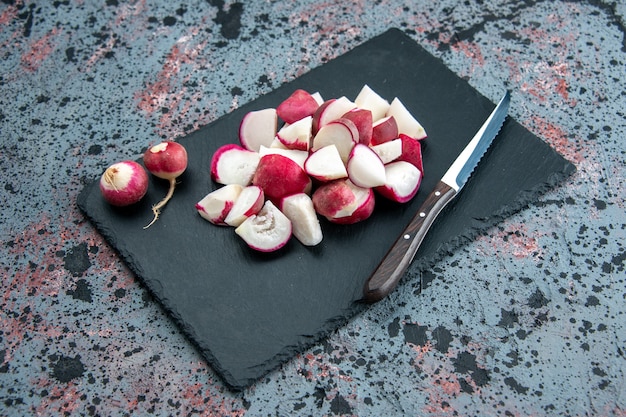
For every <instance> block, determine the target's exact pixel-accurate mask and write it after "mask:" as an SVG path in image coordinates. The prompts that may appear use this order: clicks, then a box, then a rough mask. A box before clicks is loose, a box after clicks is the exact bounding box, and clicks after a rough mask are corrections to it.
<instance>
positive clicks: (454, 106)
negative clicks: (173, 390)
mask: <svg viewBox="0 0 626 417" xmlns="http://www.w3.org/2000/svg"><path fill="white" fill-rule="evenodd" d="M364 84H368V85H369V86H370V87H372V88H373V89H374V90H375V91H377V92H378V93H379V94H381V95H382V96H383V97H385V98H387V99H389V100H391V99H392V98H393V97H395V96H398V97H400V99H401V100H402V101H403V103H404V104H405V105H406V106H407V107H408V108H409V109H410V110H411V112H412V113H413V114H414V115H415V116H416V117H417V118H418V119H419V120H420V121H421V122H422V124H423V125H424V127H425V128H426V131H427V132H428V134H429V137H428V139H426V142H425V146H424V152H423V154H424V155H423V156H424V165H425V173H426V175H425V178H424V181H423V184H422V188H421V190H420V192H419V193H418V195H417V196H416V198H415V199H414V200H413V201H412V202H411V203H409V204H407V205H402V206H400V205H394V204H391V203H381V204H379V205H378V206H377V209H376V212H375V214H374V216H373V217H371V218H370V219H368V220H367V221H366V222H364V223H361V224H356V225H352V226H341V227H338V226H332V225H330V224H328V223H327V222H322V225H323V231H324V240H323V242H322V243H321V244H320V245H319V246H317V247H313V248H306V247H304V246H302V245H300V244H299V243H298V242H297V241H296V240H295V239H292V241H290V243H289V244H288V245H287V246H286V247H284V248H283V249H281V250H280V251H279V252H278V253H273V254H261V253H256V252H254V251H252V250H250V249H248V248H247V247H246V246H245V244H244V243H243V242H242V241H241V240H240V239H239V238H238V237H237V236H236V235H235V233H234V231H233V229H231V228H220V227H216V226H213V225H211V224H209V223H208V222H206V221H205V220H203V219H201V218H200V216H199V215H198V214H197V212H196V210H195V207H194V205H195V203H196V202H197V201H199V200H200V199H201V198H202V197H204V196H205V195H206V194H207V193H208V192H209V191H212V190H213V189H215V188H217V184H214V183H212V182H211V180H210V177H209V164H210V160H211V156H212V155H213V153H214V151H215V150H216V149H217V148H218V147H219V146H221V145H223V144H225V143H233V142H237V129H238V126H239V123H240V121H241V118H242V116H243V115H244V114H245V113H246V112H248V111H250V110H259V109H261V108H265V107H275V106H277V105H278V104H279V103H280V101H281V100H283V99H284V98H286V97H287V96H289V95H290V94H291V93H292V92H293V91H294V90H295V89H296V88H303V89H305V90H308V91H310V92H315V91H319V92H320V93H321V94H322V96H323V97H325V98H331V97H339V96H341V95H346V96H347V97H348V98H351V99H353V98H354V97H356V95H357V93H358V92H359V91H360V89H361V87H362V86H363V85H364ZM503 92H504V91H503ZM512 106H515V103H514V102H513V104H512ZM493 107H494V104H493V103H492V102H490V101H489V100H488V99H486V98H485V97H483V96H481V95H480V94H479V93H478V92H477V91H475V90H474V89H473V88H472V87H470V86H469V84H468V83H467V82H466V81H464V80H462V79H461V78H459V77H457V76H456V75H455V74H454V73H452V72H451V71H450V70H448V69H447V68H446V67H445V66H444V65H443V64H442V63H441V62H440V61H439V60H437V59H435V58H434V57H433V56H431V55H430V54H429V53H427V52H426V51H425V50H424V49H422V48H421V47H420V46H419V45H417V44H416V43H415V42H413V41H412V40H411V39H410V38H408V37H407V36H406V35H404V34H403V33H402V32H401V31H399V30H397V29H392V30H389V31H387V32H385V33H384V34H382V35H380V36H378V37H376V38H374V39H371V40H370V41H368V42H366V43H364V44H362V45H360V46H358V47H357V48H355V49H354V50H352V51H350V52H348V53H346V54H345V55H343V56H341V57H339V58H337V59H335V60H333V61H331V62H329V63H327V64H325V65H323V66H321V67H319V68H316V69H314V70H312V71H310V72H309V73H307V74H305V75H303V76H302V77H300V78H298V79H296V80H294V81H293V82H290V83H288V84H285V85H283V86H281V87H280V88H278V89H276V90H275V91H273V92H271V93H269V94H267V95H265V96H263V97H260V98H258V99H257V100H255V101H253V102H251V103H248V104H247V105H245V106H242V107H241V108H239V109H238V110H236V111H234V112H232V113H230V114H227V115H225V116H224V117H222V118H220V119H219V120H217V121H215V122H214V123H211V124H210V125H208V126H205V127H203V128H201V129H199V130H198V131H196V132H194V133H192V134H190V135H189V136H187V137H185V138H184V139H181V140H180V142H181V143H182V144H184V145H185V147H186V148H187V150H188V153H189V168H188V170H187V171H186V172H185V174H184V175H183V176H181V177H180V181H179V183H180V184H179V186H178V187H177V189H176V193H175V194H174V198H173V199H172V200H171V201H170V203H169V204H168V205H167V207H166V208H165V209H164V211H163V213H162V215H161V217H160V219H159V220H158V222H157V223H155V224H154V225H153V226H152V227H151V228H149V229H148V230H144V229H143V226H144V225H146V224H147V223H148V222H149V221H150V220H151V213H150V206H151V205H152V204H154V203H155V202H157V201H159V200H160V199H161V198H162V196H163V195H165V192H166V184H165V182H163V181H161V180H158V179H154V178H151V183H150V188H149V192H148V194H147V196H146V198H145V199H144V200H142V202H140V203H139V204H138V205H137V206H135V207H132V208H130V209H128V208H127V209H115V208H112V207H110V206H109V205H107V204H106V203H104V201H103V200H102V197H101V196H100V192H99V189H98V184H97V180H96V181H95V182H93V183H92V184H90V185H88V186H87V187H85V189H84V190H83V191H82V193H81V194H80V196H79V199H78V204H79V207H80V208H81V210H82V211H83V212H84V213H85V214H86V215H87V217H88V218H89V219H90V220H91V221H92V222H93V224H94V225H95V226H96V227H97V229H98V230H99V231H100V233H102V235H103V236H104V237H105V238H106V239H107V241H108V242H109V243H110V244H111V245H112V246H113V247H114V248H115V249H116V250H117V251H118V252H119V254H120V255H121V256H122V258H123V259H124V260H125V261H126V263H127V264H128V265H129V267H130V268H131V269H132V270H133V272H134V273H135V274H136V276H137V277H138V279H140V280H141V281H142V282H143V283H144V284H145V285H146V286H147V287H148V288H149V290H150V291H151V292H152V293H153V295H154V297H155V298H156V299H157V300H158V301H159V302H160V303H161V304H162V306H163V307H164V308H165V310H166V311H167V312H168V313H169V314H170V315H171V317H173V319H174V320H175V321H176V323H177V324H178V325H179V326H180V328H181V329H182V330H183V331H184V332H185V334H186V335H187V336H188V337H189V339H190V340H191V341H192V342H193V343H194V344H195V345H196V346H197V347H198V348H199V350H200V352H201V353H202V354H203V355H204V357H205V358H206V359H207V361H208V362H209V364H210V365H211V366H212V367H213V368H214V370H215V371H216V372H218V373H219V374H220V375H221V376H222V377H223V379H224V381H225V382H226V383H227V384H228V385H229V386H230V387H231V388H233V389H242V388H245V387H246V386H249V385H250V384H252V383H253V382H254V381H255V380H257V379H258V378H259V377H261V376H263V375H264V374H266V373H267V372H269V371H270V370H272V369H274V368H276V367H277V366H278V365H279V364H280V363H282V362H284V361H286V360H288V359H289V358H291V357H292V356H293V355H295V354H296V353H298V352H300V351H302V350H304V349H306V348H307V347H309V346H311V345H312V344H313V343H315V342H316V341H319V340H320V339H321V338H323V337H324V336H326V335H327V334H329V333H330V332H332V331H333V330H335V329H337V328H338V327H339V326H341V325H342V324H344V323H345V322H346V321H347V320H349V319H350V318H351V317H352V316H354V315H355V314H356V313H357V312H359V311H361V309H363V308H367V307H366V306H365V305H363V304H361V303H359V299H360V297H361V291H362V288H363V284H364V282H365V280H366V279H367V278H368V276H369V274H370V273H371V272H372V271H373V270H374V268H375V267H376V266H377V264H378V262H379V261H380V260H381V258H382V257H383V256H384V255H385V253H386V251H387V249H388V247H389V246H390V245H391V244H392V242H393V241H394V240H395V239H396V237H397V235H398V234H399V233H400V232H401V231H402V229H403V228H404V226H405V225H406V224H407V223H408V221H409V220H410V218H411V217H412V215H413V213H414V212H415V211H416V210H417V208H418V206H419V205H420V204H421V203H422V201H423V200H424V199H425V196H426V195H427V194H428V192H429V190H430V189H431V188H432V187H433V186H434V185H435V183H436V182H437V181H438V180H439V178H440V177H441V176H442V174H443V173H444V172H445V170H446V169H447V167H448V166H449V164H450V163H451V162H452V160H453V159H454V158H455V157H456V156H457V154H458V153H459V152H460V151H461V149H462V148H463V147H464V146H465V145H466V143H467V142H468V141H469V139H470V138H471V137H472V136H473V135H474V133H475V132H476V131H477V129H478V127H479V126H480V125H481V124H482V122H483V120H484V119H485V118H486V117H487V115H488V114H489V113H490V111H491V110H492V109H493ZM148 141H150V139H149V138H147V142H148ZM146 145H147V143H146ZM573 171H574V167H573V166H572V165H571V164H570V163H568V162H567V161H566V160H565V159H563V158H562V157H561V156H560V155H558V154H557V153H556V152H554V151H553V150H552V149H551V148H550V147H549V146H547V145H546V144H545V143H544V142H543V141H541V140H540V139H538V138H537V137H535V136H534V135H532V134H531V133H529V132H528V131H527V130H525V129H524V128H523V127H521V125H520V124H519V123H517V122H515V121H514V120H511V119H508V121H507V122H505V125H504V126H503V129H502V131H501V134H500V137H499V138H498V139H497V140H496V142H495V144H494V146H493V147H492V148H491V150H490V151H489V152H488V153H487V155H486V156H485V158H484V159H483V162H482V163H481V164H480V165H479V167H478V169H477V170H476V172H475V174H474V176H473V178H472V179H471V180H470V182H469V184H468V185H467V186H466V188H465V189H464V190H463V192H462V193H461V195H460V196H459V197H458V199H457V200H456V201H455V202H454V203H453V204H452V206H450V207H449V208H448V209H446V212H445V213H444V215H443V216H442V217H441V218H440V219H439V221H438V222H437V223H436V224H435V225H434V226H433V229H431V232H430V233H429V235H428V236H427V237H426V239H425V241H424V243H423V246H422V248H421V249H420V251H419V252H418V254H417V256H416V259H415V261H414V263H413V265H412V267H411V269H410V270H411V271H416V270H418V269H420V268H426V267H428V266H430V265H432V264H433V263H434V262H435V261H436V260H437V259H438V258H440V257H441V256H443V255H444V254H445V253H446V252H448V251H451V250H453V249H455V248H457V247H458V246H459V245H461V244H463V243H465V242H467V241H468V240H470V239H472V238H473V237H475V236H476V235H477V234H478V233H480V232H483V231H485V230H487V229H488V228H489V227H490V226H492V225H494V224H496V223H497V222H499V221H500V220H502V219H503V218H504V216H507V215H510V214H512V213H513V212H515V211H518V210H520V209H521V208H523V207H524V206H525V205H527V204H528V203H530V202H532V201H533V200H534V199H536V198H537V197H538V196H539V195H540V194H541V193H542V192H543V191H545V190H546V189H548V188H549V187H552V186H554V185H555V184H557V183H558V182H559V181H560V180H561V179H563V178H565V177H566V176H567V175H569V174H570V173H572V172H573ZM405 279H407V278H406V277H405ZM398 290H402V285H401V286H400V287H398Z"/></svg>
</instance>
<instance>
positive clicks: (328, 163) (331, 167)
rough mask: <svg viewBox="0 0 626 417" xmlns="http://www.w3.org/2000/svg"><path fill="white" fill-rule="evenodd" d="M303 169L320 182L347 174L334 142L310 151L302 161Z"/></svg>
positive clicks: (343, 176) (344, 176)
mask: <svg viewBox="0 0 626 417" xmlns="http://www.w3.org/2000/svg"><path fill="white" fill-rule="evenodd" d="M304 170H305V171H306V173H307V174H309V175H310V176H311V177H313V178H315V179H316V180H318V181H322V182H327V181H332V180H336V179H339V178H346V177H347V176H348V171H347V170H346V166H345V164H344V163H343V160H342V159H341V155H340V154H339V151H338V150H337V146H335V145H334V144H333V145H328V146H324V147H323V148H320V149H318V150H316V151H315V152H313V153H311V154H310V155H309V157H308V158H307V160H306V162H305V163H304Z"/></svg>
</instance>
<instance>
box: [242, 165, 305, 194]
mask: <svg viewBox="0 0 626 417" xmlns="http://www.w3.org/2000/svg"><path fill="white" fill-rule="evenodd" d="M252 184H254V185H258V186H259V187H261V188H262V189H263V192H264V193H265V195H266V196H267V197H268V198H270V199H273V200H274V201H279V200H280V199H281V198H282V197H284V196H286V195H290V194H295V193H302V192H305V191H306V190H307V188H308V187H310V184H311V179H310V178H309V176H308V175H307V174H306V172H304V169H302V168H301V167H300V165H298V164H297V163H296V162H294V161H293V160H292V159H290V158H288V157H286V156H284V155H279V154H268V155H265V156H263V157H262V158H261V159H260V160H259V165H258V166H257V169H256V172H255V173H254V177H253V178H252Z"/></svg>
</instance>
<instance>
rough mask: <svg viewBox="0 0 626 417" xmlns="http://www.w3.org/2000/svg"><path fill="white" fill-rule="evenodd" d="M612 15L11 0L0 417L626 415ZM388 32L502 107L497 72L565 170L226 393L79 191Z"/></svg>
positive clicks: (6, 52) (3, 18)
mask: <svg viewBox="0 0 626 417" xmlns="http://www.w3.org/2000/svg"><path fill="white" fill-rule="evenodd" d="M625 12H626V5H624V4H623V2H619V3H618V2H615V1H600V0H587V1H585V0H582V1H507V0H496V1H491V2H488V3H483V2H478V1H454V0H443V1H439V2H436V3H434V4H433V3H431V2H419V1H416V2H412V3H410V4H409V5H405V6H399V5H398V4H397V2H395V1H389V0H387V1H385V0H382V1H377V2H366V1H342V2H339V1H325V2H313V1H299V2H297V3H296V4H292V3H291V2H282V1H281V2H272V1H266V2H260V1H259V2H246V3H244V2H240V3H238V2H230V1H217V0H210V1H188V2H149V1H147V0H136V1H127V2H125V1H121V0H107V1H102V2H95V1H89V0H66V1H54V2H52V1H45V2H44V1H19V0H16V1H10V0H4V1H3V2H1V3H0V60H1V66H0V91H1V93H2V94H1V95H0V104H1V105H0V141H1V142H0V171H1V172H2V175H1V178H0V185H1V186H0V206H1V208H2V209H1V210H0V251H1V252H0V264H1V269H0V271H1V274H2V282H1V284H0V285H1V286H0V414H2V415H29V414H40V415H63V414H76V415H81V414H84V415H127V414H129V413H132V412H135V413H137V414H142V415H191V414H200V415H239V416H243V415H250V416H259V415H272V416H274V415H278V416H283V415H285V416H286V415H360V416H370V415H371V416H379V415H418V416H422V415H423V416H428V415H434V416H441V415H455V414H456V415H507V414H509V415H511V414H512V415H554V414H558V413H562V414H567V415H624V414H625V413H626V385H625V382H624V381H625V379H626V375H625V369H626V366H625V362H626V358H625V355H626V353H625V349H626V329H625V324H624V322H625V317H624V316H625V314H624V312H625V311H626V307H625V306H624V304H625V298H626V283H625V275H626V274H625V273H624V263H625V260H626V252H625V249H624V242H625V241H626V239H625V237H626V215H625V210H624V204H625V203H624V195H625V193H624V160H625V159H626V158H625V155H624V150H625V146H624V137H625V136H626V135H625V133H626V119H625V116H624V112H625V111H626V110H625V109H626V81H624V79H623V77H624V74H625V72H624V69H625V68H626V66H625V61H626V40H625V30H624V27H625V26H624V14H625ZM390 27H398V28H401V29H402V30H404V31H405V32H406V33H407V34H408V35H409V36H410V37H411V38H413V39H414V40H415V41H416V42H418V43H420V44H421V45H423V46H424V47H425V48H426V49H427V50H429V51H430V52H431V53H432V54H433V55H435V56H437V57H439V58H441V59H442V60H443V61H444V62H445V63H446V64H447V65H448V66H449V68H451V69H452V70H453V71H454V72H456V73H457V74H459V75H461V76H462V77H465V78H467V79H468V81H469V82H470V84H471V85H472V86H474V87H475V88H476V89H477V90H478V91H479V92H481V93H482V94H484V95H486V96H487V97H489V98H490V99H492V100H493V101H496V100H497V99H498V98H499V95H500V92H501V88H502V85H505V86H506V87H507V88H509V89H511V90H512V92H513V96H512V99H513V102H512V108H511V115H512V116H513V117H514V118H515V119H516V120H518V121H519V122H520V123H521V124H522V125H524V126H525V127H526V128H527V129H528V130H530V131H531V132H533V133H535V134H536V135H537V136H539V137H540V138H542V139H544V140H545V141H546V142H547V143H549V144H550V145H551V146H552V147H554V148H555V149H557V150H558V151H559V152H560V153H561V154H563V155H564V156H565V157H566V158H567V159H568V160H569V161H571V162H572V163H574V164H575V165H576V167H577V169H578V171H577V172H576V174H574V176H572V177H571V178H570V179H569V180H568V181H567V182H566V183H564V184H563V185H562V186H561V187H559V188H557V189H555V190H554V191H552V192H550V193H548V194H546V195H544V196H543V197H542V198H541V199H540V200H539V201H538V202H537V203H536V204H533V205H532V206H531V207H528V208H527V209H525V210H523V211H522V212H521V213H519V214H518V215H515V216H513V217H511V218H509V219H507V220H506V221H505V222H503V223H502V224H500V225H499V226H498V227H496V228H493V229H492V230H489V231H488V232H487V233H485V234H484V236H481V237H480V238H479V239H478V240H477V241H476V242H474V243H472V244H469V245H467V246H465V247H464V248H463V249H462V250H459V251H457V252H455V253H453V254H450V255H449V256H448V257H446V258H445V259H444V260H443V261H441V262H440V263H438V265H437V266H436V267H435V268H433V269H432V271H429V272H428V273H423V274H419V275H420V276H418V277H415V276H413V277H412V278H413V280H408V282H407V283H406V284H405V285H403V286H402V287H400V290H399V291H396V292H395V293H394V294H393V295H392V296H391V297H389V298H388V299H386V300H384V301H383V302H381V303H379V304H376V305H375V306H373V307H372V308H370V309H369V310H367V311H366V312H365V313H364V314H362V315H359V316H358V317H356V318H355V319H354V320H352V321H351V322H350V323H349V324H348V325H347V326H345V327H343V328H341V329H340V330H339V331H337V332H336V333H335V334H333V335H332V336H331V337H330V338H329V339H328V340H326V341H325V342H323V343H322V344H320V345H319V346H316V347H314V348H312V349H310V350H309V351H307V352H305V353H303V354H302V355H299V356H298V357H296V358H294V359H293V360H292V361H290V362H289V363H287V364H286V365H284V366H283V367H282V368H280V369H279V370H277V371H275V372H273V373H271V374H270V375H268V377H267V378H264V379H263V380H261V381H259V382H258V383H257V384H256V385H255V386H253V387H252V388H250V389H248V390H246V391H244V392H241V393H236V394H235V393H231V392H229V391H228V390H227V389H226V388H225V387H224V386H223V385H222V383H221V382H220V380H219V379H218V378H217V377H216V375H215V374H214V373H213V372H212V370H211V369H210V368H208V367H207V366H206V364H205V363H204V362H203V361H202V359H201V358H200V356H199V355H198V354H197V352H196V351H195V350H194V348H193V347H192V346H190V344H189V343H188V342H187V340H186V339H185V338H184V337H183V336H182V335H181V334H180V332H179V331H178V329H177V328H176V327H175V326H174V325H173V323H172V322H171V320H170V319H169V318H168V317H167V316H166V315H165V314H164V313H163V311H162V310H161V309H160V308H159V307H158V305H157V304H155V303H154V302H153V301H152V300H151V298H150V296H149V294H148V293H147V291H146V290H145V289H144V288H143V287H141V286H140V285H139V284H138V283H137V282H136V281H135V279H134V277H133V276H132V274H131V273H130V272H129V271H128V269H127V268H126V267H125V266H124V264H123V263H122V262H121V261H120V260H119V258H118V257H117V256H116V254H115V253H114V252H113V250H112V249H111V248H110V247H109V246H107V244H106V243H105V242H104V241H103V239H102V238H101V237H100V235H98V234H97V233H96V232H95V230H94V229H93V227H92V226H91V225H90V224H89V223H88V222H87V221H86V220H85V219H84V217H83V216H82V215H81V214H80V213H79V212H78V210H77V208H76V204H75V200H76V196H77V194H78V192H79V191H80V190H81V189H82V187H83V185H84V183H85V182H87V181H89V180H91V179H93V178H94V177H96V176H98V175H100V173H101V172H102V171H103V170H104V168H105V167H106V166H107V165H109V164H110V163H111V162H113V161H116V160H119V159H126V158H137V157H139V155H140V153H141V151H142V149H143V148H144V147H145V146H146V145H147V143H149V142H151V141H153V142H154V141H157V140H159V139H160V138H174V139H175V138H177V137H180V136H182V135H185V134H186V133H188V132H191V131H194V130H196V129H197V128H198V127H199V126H202V125H204V124H206V123H209V122H211V121H213V120H215V119H217V118H219V117H220V116H221V115H223V114H225V113H227V112H229V111H231V110H233V109H235V108H237V107H238V106H240V105H241V104H243V103H246V102H249V101H250V100H252V99H254V98H256V97H258V96H259V95H261V94H264V93H266V92H268V91H270V90H272V89H273V88H275V87H277V86H279V85H281V84H282V83H284V82H286V81H290V80H292V79H294V78H295V77H297V76H298V75H300V74H303V73H305V72H307V71H308V70H310V69H312V68H314V67H317V66H319V65H321V64H322V63H324V62H326V61H327V60H329V59H332V58H334V57H336V56H339V55H340V54H342V53H344V52H346V51H348V50H350V49H352V48H353V47H354V46H356V45H358V44H360V43H362V42H364V41H365V40H367V39H370V38H371V37H373V36H375V35H378V34H380V33H382V32H383V31H385V30H386V29H388V28H390ZM528 163H529V167H531V166H532V161H529V162H528ZM409 274H410V275H416V274H417V273H416V272H415V271H409ZM417 280H420V281H422V282H427V283H429V285H428V286H427V288H426V290H425V291H424V292H423V293H422V294H421V295H415V294H414V291H415V290H416V289H417V285H416V284H414V285H411V282H419V281H417Z"/></svg>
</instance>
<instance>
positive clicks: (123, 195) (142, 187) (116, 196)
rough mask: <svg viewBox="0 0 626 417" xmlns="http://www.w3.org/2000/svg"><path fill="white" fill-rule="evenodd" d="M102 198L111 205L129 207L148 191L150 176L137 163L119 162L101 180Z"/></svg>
mask: <svg viewBox="0 0 626 417" xmlns="http://www.w3.org/2000/svg"><path fill="white" fill-rule="evenodd" d="M100 191H101V192H102V196H103V197H104V199H105V200H106V201H108V202H109V203H110V204H111V205H114V206H118V207H123V206H129V205H131V204H134V203H136V202H138V201H139V200H141V199H142V198H143V196H144V195H146V191H148V174H146V170H145V169H144V168H143V167H142V166H141V165H139V164H138V163H137V162H135V161H122V162H117V163H115V164H113V165H111V166H110V167H108V168H107V169H106V171H104V173H103V174H102V177H101V178H100Z"/></svg>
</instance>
